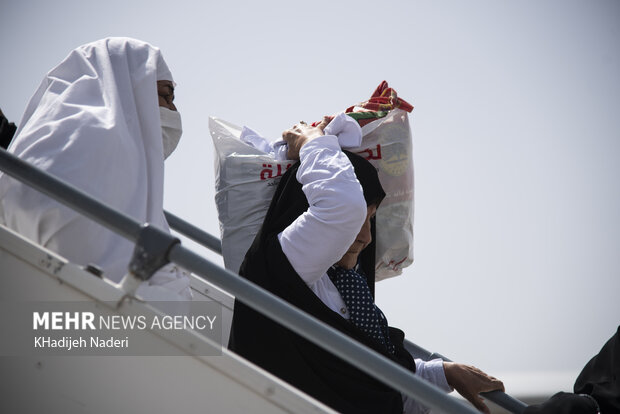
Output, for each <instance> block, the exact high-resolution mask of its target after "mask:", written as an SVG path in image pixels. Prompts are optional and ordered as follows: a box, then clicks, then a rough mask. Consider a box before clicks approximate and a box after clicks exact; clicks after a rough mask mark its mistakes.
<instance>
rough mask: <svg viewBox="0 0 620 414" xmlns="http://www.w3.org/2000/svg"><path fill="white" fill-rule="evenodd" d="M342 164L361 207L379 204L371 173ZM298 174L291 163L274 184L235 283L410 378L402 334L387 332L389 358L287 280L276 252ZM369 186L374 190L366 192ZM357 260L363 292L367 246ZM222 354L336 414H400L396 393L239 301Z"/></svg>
mask: <svg viewBox="0 0 620 414" xmlns="http://www.w3.org/2000/svg"><path fill="white" fill-rule="evenodd" d="M347 156H349V159H350V160H351V162H352V164H353V166H354V168H355V173H356V176H357V178H358V180H359V181H360V183H361V184H362V188H363V189H364V197H365V198H366V201H367V203H377V202H380V201H381V199H382V198H383V194H384V193H383V190H382V189H381V187H380V184H378V182H379V181H378V178H377V176H376V171H375V170H374V168H373V167H372V166H371V165H370V164H369V163H367V162H366V160H364V159H363V158H361V157H359V156H356V155H353V154H349V153H347ZM360 160H361V161H360ZM366 164H367V165H366ZM368 166H369V167H370V169H372V171H371V170H369V169H368ZM298 167H299V163H297V164H296V165H294V166H293V167H291V168H290V169H289V170H288V171H287V172H286V173H285V174H284V175H283V176H282V179H281V181H280V184H279V185H278V188H277V189H276V192H275V194H274V197H273V200H272V202H271V205H270V207H269V210H268V211H267V215H266V217H265V221H264V223H263V226H262V228H261V230H260V231H259V233H258V235H257V236H256V238H255V240H254V242H253V244H252V246H251V247H250V249H249V251H248V253H247V255H246V257H245V260H244V262H243V264H242V265H241V269H240V272H239V273H240V275H241V276H243V277H245V278H246V279H248V280H250V281H252V282H254V283H256V284H257V285H259V286H261V287H263V288H265V289H267V290H269V291H270V292H272V293H274V294H276V295H277V296H279V297H281V298H283V299H284V300H286V301H288V302H289V303H291V304H292V305H294V306H296V307H298V308H300V309H302V310H303V311H305V312H307V313H309V314H311V315H313V316H314V317H316V318H318V319H320V320H321V321H323V322H325V323H326V324H328V325H330V326H332V327H333V328H335V329H337V330H339V331H341V332H343V333H345V334H346V335H349V336H350V337H352V338H354V339H356V340H357V341H359V342H361V343H363V344H365V345H367V346H368V347H370V348H372V349H374V350H376V351H377V352H379V353H381V354H382V355H384V356H386V357H387V358H390V359H392V360H394V361H395V362H397V363H399V364H400V365H402V366H404V367H405V368H407V369H409V370H411V371H415V362H414V360H413V358H412V357H411V355H410V354H409V353H408V352H407V351H406V350H405V349H404V346H403V340H404V334H403V332H402V331H400V330H398V329H394V328H390V339H391V341H392V343H393V344H394V345H395V347H396V352H395V354H394V355H392V354H391V353H390V352H388V350H387V348H386V347H385V346H384V345H382V344H380V343H378V342H376V341H374V340H373V339H371V338H369V337H368V336H367V335H365V334H364V332H362V331H361V330H360V329H358V328H357V327H355V326H354V325H353V324H352V323H350V322H349V321H348V320H346V319H344V318H342V317H341V316H340V315H338V314H337V313H336V312H334V311H332V310H331V309H330V308H328V307H327V306H326V305H325V304H324V303H323V302H322V301H321V299H319V298H318V297H317V296H316V295H315V294H314V292H313V291H312V290H310V288H309V287H308V286H307V285H306V283H305V282H304V281H303V280H302V279H301V277H300V276H299V275H298V274H297V273H296V272H295V270H294V269H293V267H292V265H291V264H290V263H289V261H288V259H287V257H286V255H285V254H284V252H283V251H282V248H281V247H280V242H279V241H278V234H279V233H280V232H282V230H284V229H285V228H286V227H288V226H289V225H290V224H291V223H292V222H293V221H294V220H295V219H296V218H297V217H299V216H300V215H301V214H302V213H304V212H305V211H306V210H307V209H308V207H309V206H308V203H307V200H306V197H305V195H304V193H303V191H302V188H301V184H300V183H299V182H298V181H297V179H296V178H295V177H296V173H297V169H298ZM358 170H359V171H358ZM373 173H374V178H373ZM366 175H369V177H366ZM375 180H376V183H377V185H378V188H373V187H374V183H375ZM317 242H320V241H317ZM360 259H361V266H362V267H363V270H364V274H365V275H366V277H367V279H368V284H369V287H371V288H373V287H374V243H373V244H371V245H370V246H369V247H368V248H366V249H365V250H364V251H363V252H362V255H361V257H360ZM229 348H230V349H231V350H233V351H235V352H237V353H238V354H240V355H242V356H243V357H245V358H247V359H249V360H250V361H252V362H254V363H256V364H257V365H259V366H261V367H263V368H264V369H266V370H268V371H270V372H271V373H273V374H275V375H277V376H278V377H280V378H282V379H283V380H285V381H287V382H288V383H290V384H292V385H294V386H295V387H297V388H299V389H301V390H302V391H304V392H306V393H308V394H309V395H311V396H313V397H315V398H317V399H318V400H320V401H322V402H323V403H325V404H327V405H329V406H330V407H332V408H334V409H336V410H338V411H340V412H342V413H369V414H370V413H395V414H396V413H398V414H402V397H401V394H400V393H399V392H397V391H395V390H393V389H391V388H390V387H388V386H386V385H384V384H383V383H381V382H379V381H377V380H375V379H373V378H372V377H370V376H369V375H367V374H365V373H363V372H362V371H360V370H358V369H357V368H356V367H354V366H352V365H350V364H349V363H347V362H344V361H342V360H341V359H339V358H337V357H335V356H333V355H332V354H331V353H329V352H328V351H325V350H323V349H322V348H320V347H318V346H316V345H314V344H313V343H311V342H309V341H307V340H305V339H303V338H302V337H300V336H299V335H297V334H295V333H293V332H292V331H290V330H288V329H286V328H284V327H282V326H281V325H279V324H278V323H275V322H273V321H271V320H270V319H268V318H266V317H264V316H262V315H260V314H259V313H258V312H255V311H254V310H252V309H251V308H249V307H248V306H246V305H244V304H243V303H242V302H240V301H235V311H234V315H233V322H232V327H231V337H230V343H229Z"/></svg>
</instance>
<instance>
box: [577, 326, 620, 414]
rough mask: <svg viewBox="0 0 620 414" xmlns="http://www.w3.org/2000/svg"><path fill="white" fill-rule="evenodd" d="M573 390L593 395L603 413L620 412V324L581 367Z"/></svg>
mask: <svg viewBox="0 0 620 414" xmlns="http://www.w3.org/2000/svg"><path fill="white" fill-rule="evenodd" d="M574 391H575V393H576V394H588V395H591V396H592V397H594V399H595V400H596V401H597V402H598V404H599V406H600V407H601V412H602V413H604V414H611V413H620V326H619V327H618V330H617V331H616V333H615V334H614V336H612V337H611V338H610V339H609V341H607V343H606V344H605V345H604V346H603V348H601V351H600V352H599V353H598V355H596V356H595V357H594V358H592V359H591V360H590V362H588V363H587V364H586V366H585V367H584V368H583V370H582V371H581V374H579V377H577V381H575V387H574Z"/></svg>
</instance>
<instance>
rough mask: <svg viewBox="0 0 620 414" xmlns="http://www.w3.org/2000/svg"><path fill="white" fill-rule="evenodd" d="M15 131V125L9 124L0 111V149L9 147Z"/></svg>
mask: <svg viewBox="0 0 620 414" xmlns="http://www.w3.org/2000/svg"><path fill="white" fill-rule="evenodd" d="M16 129H17V127H16V126H15V124H14V123H13V122H9V120H8V119H6V118H5V117H4V114H3V113H2V111H0V147H2V148H4V149H7V148H8V147H9V144H10V143H11V140H12V139H13V135H15V130H16Z"/></svg>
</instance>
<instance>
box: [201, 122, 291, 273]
mask: <svg viewBox="0 0 620 414" xmlns="http://www.w3.org/2000/svg"><path fill="white" fill-rule="evenodd" d="M209 129H210V130H211V137H212V138H213V144H214V145H215V154H216V159H215V203H216V206H217V212H218V217H219V221H220V233H221V235H222V256H223V257H224V266H225V267H226V268H227V269H229V270H231V271H233V272H238V271H239V267H240V266H241V262H242V261H243V258H244V257H245V253H246V252H247V251H248V249H249V248H250V245H251V244H252V242H253V241H254V237H255V236H256V234H257V233H258V231H259V230H260V226H261V225H262V224H263V220H264V218H265V214H267V209H268V208H269V204H270V203H271V198H272V197H273V194H274V192H275V189H276V186H277V185H278V183H279V182H280V177H281V176H282V174H284V172H285V171H286V170H287V169H288V168H289V167H290V166H291V165H292V164H293V163H294V161H276V159H275V158H274V157H273V155H271V156H270V155H269V154H267V153H265V152H262V151H260V150H258V149H256V148H254V147H252V146H251V145H248V144H246V143H244V142H242V141H241V140H240V139H239V137H240V135H241V128H239V127H238V126H235V125H233V124H230V123H228V122H226V121H223V120H221V119H216V118H209Z"/></svg>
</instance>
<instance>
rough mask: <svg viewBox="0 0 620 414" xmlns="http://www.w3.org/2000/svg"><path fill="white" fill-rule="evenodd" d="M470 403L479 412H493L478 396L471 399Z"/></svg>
mask: <svg viewBox="0 0 620 414" xmlns="http://www.w3.org/2000/svg"><path fill="white" fill-rule="evenodd" d="M468 400H469V402H470V403H472V404H473V406H474V407H476V408H477V409H478V411H481V412H483V413H485V414H490V413H491V410H489V407H487V405H486V404H485V403H484V402H483V401H482V398H480V397H478V396H474V397H473V398H471V399H469V398H468Z"/></svg>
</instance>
